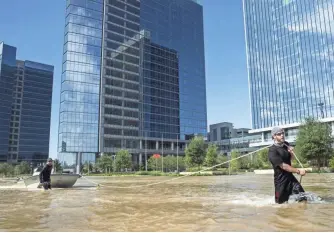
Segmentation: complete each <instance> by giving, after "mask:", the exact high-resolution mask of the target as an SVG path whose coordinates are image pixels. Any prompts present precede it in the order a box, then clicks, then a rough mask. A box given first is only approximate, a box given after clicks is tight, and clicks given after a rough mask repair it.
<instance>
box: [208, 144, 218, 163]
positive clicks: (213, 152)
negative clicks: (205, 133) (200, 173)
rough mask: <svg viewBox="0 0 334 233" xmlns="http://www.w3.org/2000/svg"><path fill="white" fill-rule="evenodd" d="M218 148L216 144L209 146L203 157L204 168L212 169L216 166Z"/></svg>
mask: <svg viewBox="0 0 334 233" xmlns="http://www.w3.org/2000/svg"><path fill="white" fill-rule="evenodd" d="M217 150H218V147H217V145H216V144H210V145H209V148H208V150H207V152H206V156H205V164H206V166H209V167H212V166H214V165H216V164H217V159H218V153H217Z"/></svg>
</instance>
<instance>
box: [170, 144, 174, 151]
mask: <svg viewBox="0 0 334 233" xmlns="http://www.w3.org/2000/svg"><path fill="white" fill-rule="evenodd" d="M171 143H172V148H171V149H172V150H174V142H171Z"/></svg>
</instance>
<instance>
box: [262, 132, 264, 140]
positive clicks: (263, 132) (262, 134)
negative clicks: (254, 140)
mask: <svg viewBox="0 0 334 233" xmlns="http://www.w3.org/2000/svg"><path fill="white" fill-rule="evenodd" d="M261 138H262V142H264V132H262V133H261Z"/></svg>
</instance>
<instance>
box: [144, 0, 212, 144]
mask: <svg viewBox="0 0 334 233" xmlns="http://www.w3.org/2000/svg"><path fill="white" fill-rule="evenodd" d="M140 3H141V7H140V20H141V21H140V26H141V29H143V30H146V31H149V32H150V35H151V41H152V43H156V44H158V45H160V46H164V47H167V48H169V49H173V50H175V51H176V52H177V53H178V56H179V89H180V90H179V91H180V138H181V139H182V140H185V139H188V138H190V137H191V135H194V134H202V135H206V134H207V110H206V82H205V56H204V32H203V7H202V6H201V5H199V4H198V3H196V2H195V1H192V0H141V1H140Z"/></svg>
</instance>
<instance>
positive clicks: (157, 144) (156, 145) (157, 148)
mask: <svg viewBox="0 0 334 233" xmlns="http://www.w3.org/2000/svg"><path fill="white" fill-rule="evenodd" d="M155 149H156V150H159V141H156V142H155Z"/></svg>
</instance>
